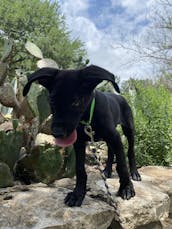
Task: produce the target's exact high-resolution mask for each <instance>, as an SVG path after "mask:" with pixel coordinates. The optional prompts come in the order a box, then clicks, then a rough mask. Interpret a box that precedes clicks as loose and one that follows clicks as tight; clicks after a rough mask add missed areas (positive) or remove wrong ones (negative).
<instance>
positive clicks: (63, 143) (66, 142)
mask: <svg viewBox="0 0 172 229" xmlns="http://www.w3.org/2000/svg"><path fill="white" fill-rule="evenodd" d="M76 139H77V131H76V130H74V131H73V132H72V133H71V134H70V135H69V136H68V137H66V138H55V143H56V145H58V146H60V147H68V146H70V145H73V144H74V143H75V142H76Z"/></svg>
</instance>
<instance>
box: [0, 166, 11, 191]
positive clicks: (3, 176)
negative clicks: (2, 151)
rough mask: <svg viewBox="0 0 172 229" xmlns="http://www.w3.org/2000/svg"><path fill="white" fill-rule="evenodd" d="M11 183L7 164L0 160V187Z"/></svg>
mask: <svg viewBox="0 0 172 229" xmlns="http://www.w3.org/2000/svg"><path fill="white" fill-rule="evenodd" d="M12 185H13V177H12V174H11V172H10V168H9V166H8V165H7V164H5V163H2V162H0V188H6V187H8V186H12Z"/></svg>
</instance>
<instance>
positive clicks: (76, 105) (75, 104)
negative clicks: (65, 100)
mask: <svg viewBox="0 0 172 229" xmlns="http://www.w3.org/2000/svg"><path fill="white" fill-rule="evenodd" d="M79 105H80V101H79V100H75V101H74V102H73V103H72V107H78V106H79Z"/></svg>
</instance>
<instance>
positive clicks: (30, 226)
mask: <svg viewBox="0 0 172 229" xmlns="http://www.w3.org/2000/svg"><path fill="white" fill-rule="evenodd" d="M87 170H88V189H89V191H88V192H87V195H86V198H85V200H84V202H83V205H82V206H81V207H73V208H70V207H67V206H65V205H64V202H63V199H64V197H65V196H66V194H67V193H68V192H70V191H71V190H72V189H73V187H74V184H75V178H74V179H69V178H65V179H61V180H58V181H56V182H54V184H53V185H51V187H48V186H47V185H41V184H38V185H29V186H27V187H28V188H29V191H27V192H21V191H17V190H16V189H15V187H12V188H8V189H3V191H4V193H5V192H7V193H8V194H9V196H10V195H12V196H13V198H12V199H10V200H4V196H3V194H1V190H0V229H23V228H24V229H171V223H172V219H171V218H168V216H171V215H172V211H171V209H172V206H170V205H172V195H171V193H172V168H164V167H151V166H150V167H144V168H141V169H140V173H141V175H142V181H141V182H133V183H134V186H135V190H136V196H135V197H134V198H132V199H130V200H128V201H127V200H122V199H121V198H119V197H116V195H115V194H116V192H117V190H118V187H119V179H118V177H116V175H115V177H114V178H112V179H108V180H107V183H108V184H109V187H110V190H111V193H112V196H113V198H114V201H115V202H116V203H117V205H118V210H119V212H120V220H121V223H119V222H117V221H115V220H114V209H113V208H112V207H110V206H109V205H108V204H107V203H106V202H105V199H106V194H105V188H104V184H103V181H102V179H101V178H100V174H99V173H98V172H97V170H95V168H94V167H91V168H90V167H89V168H87Z"/></svg>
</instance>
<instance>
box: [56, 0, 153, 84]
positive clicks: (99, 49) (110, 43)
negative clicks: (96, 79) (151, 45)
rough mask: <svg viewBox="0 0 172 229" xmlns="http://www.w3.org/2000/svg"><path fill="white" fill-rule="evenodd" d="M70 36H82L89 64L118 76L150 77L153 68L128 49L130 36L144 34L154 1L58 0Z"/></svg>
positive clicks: (140, 36)
mask: <svg viewBox="0 0 172 229" xmlns="http://www.w3.org/2000/svg"><path fill="white" fill-rule="evenodd" d="M59 3H60V6H61V11H62V14H64V15H65V18H66V24H67V27H68V29H69V30H70V31H71V36H72V38H79V39H81V40H82V41H83V42H84V44H85V48H86V50H87V53H88V58H89V59H90V63H91V64H96V65H99V66H101V67H104V68H106V69H107V70H109V71H111V72H113V73H114V74H116V75H119V76H120V78H121V80H126V79H128V78H130V77H135V78H149V77H150V76H151V75H152V74H153V67H152V65H151V64H150V63H149V61H147V62H139V61H136V59H138V57H137V56H136V55H135V54H134V53H132V52H130V51H129V50H126V49H123V48H119V47H120V45H122V46H129V47H131V46H132V41H133V39H138V38H139V39H140V38H142V37H144V34H145V33H146V30H147V28H148V26H150V24H151V20H150V15H151V12H152V11H153V9H154V8H155V6H156V3H157V0H144V1H141V0H59Z"/></svg>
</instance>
